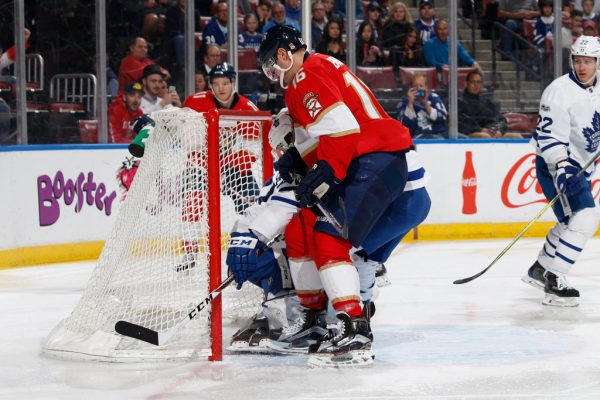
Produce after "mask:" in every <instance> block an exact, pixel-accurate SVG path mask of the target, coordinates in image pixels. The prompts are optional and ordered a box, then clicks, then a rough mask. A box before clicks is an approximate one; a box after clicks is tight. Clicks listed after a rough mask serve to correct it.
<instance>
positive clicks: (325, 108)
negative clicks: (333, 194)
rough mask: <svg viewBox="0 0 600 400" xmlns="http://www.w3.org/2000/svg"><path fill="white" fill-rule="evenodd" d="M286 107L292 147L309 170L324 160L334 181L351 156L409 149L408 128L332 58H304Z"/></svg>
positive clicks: (340, 176)
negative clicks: (291, 127) (292, 132)
mask: <svg viewBox="0 0 600 400" xmlns="http://www.w3.org/2000/svg"><path fill="white" fill-rule="evenodd" d="M285 102H286V105H287V107H288V110H289V113H290V115H291V117H292V119H293V120H294V124H295V135H296V139H295V144H296V147H297V148H298V151H299V152H300V154H302V157H303V158H304V160H305V161H306V163H307V164H308V166H309V167H311V166H312V165H313V164H314V163H315V162H316V161H317V160H326V161H327V162H328V163H329V164H330V165H331V166H332V168H333V169H334V171H335V176H336V177H337V178H339V179H343V178H344V177H345V176H346V170H347V169H348V165H349V164H350V161H352V159H354V158H356V157H359V156H361V155H363V154H367V153H372V152H376V151H385V152H391V151H402V150H407V149H409V148H410V147H411V146H412V145H413V142H412V138H411V136H410V132H409V130H408V128H406V127H405V126H404V125H402V124H401V123H400V122H399V121H397V120H395V119H393V118H391V117H390V116H389V115H388V114H387V113H386V112H385V111H384V110H383V108H382V107H381V105H380V104H379V102H378V101H377V100H376V99H375V96H373V93H371V91H370V90H369V88H368V87H367V86H366V85H365V84H364V83H363V82H362V81H361V80H360V79H358V78H357V77H356V75H354V74H353V73H352V71H350V69H349V68H348V67H347V66H346V65H345V64H343V63H342V62H340V61H339V60H337V59H335V58H333V57H330V56H326V55H323V54H312V55H310V56H309V57H308V58H306V59H305V61H304V64H303V65H302V67H301V68H300V69H299V70H298V72H297V73H296V76H294V79H293V81H292V83H291V84H290V86H289V87H288V88H287V90H286V93H285ZM315 149H316V152H315V151H313V150H315Z"/></svg>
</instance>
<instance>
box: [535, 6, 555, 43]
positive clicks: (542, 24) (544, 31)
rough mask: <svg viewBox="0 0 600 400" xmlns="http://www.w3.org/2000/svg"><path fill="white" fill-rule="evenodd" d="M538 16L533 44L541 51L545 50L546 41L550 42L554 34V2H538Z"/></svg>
mask: <svg viewBox="0 0 600 400" xmlns="http://www.w3.org/2000/svg"><path fill="white" fill-rule="evenodd" d="M538 5H539V8H540V16H539V17H537V18H536V20H535V27H534V29H533V43H534V44H535V45H536V46H537V47H540V48H542V49H545V48H546V39H548V40H550V41H552V37H553V33H554V1H553V0H540V1H539V3H538Z"/></svg>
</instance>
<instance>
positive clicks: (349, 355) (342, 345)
mask: <svg viewBox="0 0 600 400" xmlns="http://www.w3.org/2000/svg"><path fill="white" fill-rule="evenodd" d="M337 317H338V319H339V321H338V324H337V327H336V328H334V329H332V330H331V331H330V333H329V336H328V337H327V338H325V339H324V340H321V341H319V342H317V343H315V344H313V345H311V346H310V348H309V350H308V356H309V357H308V365H309V366H310V367H320V368H329V367H333V368H346V367H369V366H371V365H372V364H373V358H374V357H373V353H372V352H371V342H372V341H373V334H372V333H371V328H370V326H369V322H368V321H367V320H366V319H365V318H364V317H363V316H360V317H357V318H350V316H348V314H346V313H339V314H338V315H337Z"/></svg>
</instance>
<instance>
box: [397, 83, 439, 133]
mask: <svg viewBox="0 0 600 400" xmlns="http://www.w3.org/2000/svg"><path fill="white" fill-rule="evenodd" d="M397 118H398V121H400V122H402V124H403V125H404V126H406V127H407V128H408V129H410V134H411V135H412V137H413V138H415V139H444V138H446V139H447V138H448V128H447V127H446V120H447V119H448V112H447V111H446V106H444V103H443V102H442V99H441V98H440V96H438V95H437V93H435V92H434V91H433V90H429V88H428V84H427V77H426V76H425V74H423V73H416V74H414V75H413V78H412V86H411V88H410V89H408V93H407V95H406V96H404V97H403V98H402V100H400V103H398V116H397Z"/></svg>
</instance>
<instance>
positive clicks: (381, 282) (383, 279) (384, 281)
mask: <svg viewBox="0 0 600 400" xmlns="http://www.w3.org/2000/svg"><path fill="white" fill-rule="evenodd" d="M375 284H376V285H377V287H380V288H381V287H386V286H390V285H391V284H392V282H391V281H390V280H389V278H388V277H387V276H385V275H384V276H378V277H377V278H375Z"/></svg>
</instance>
